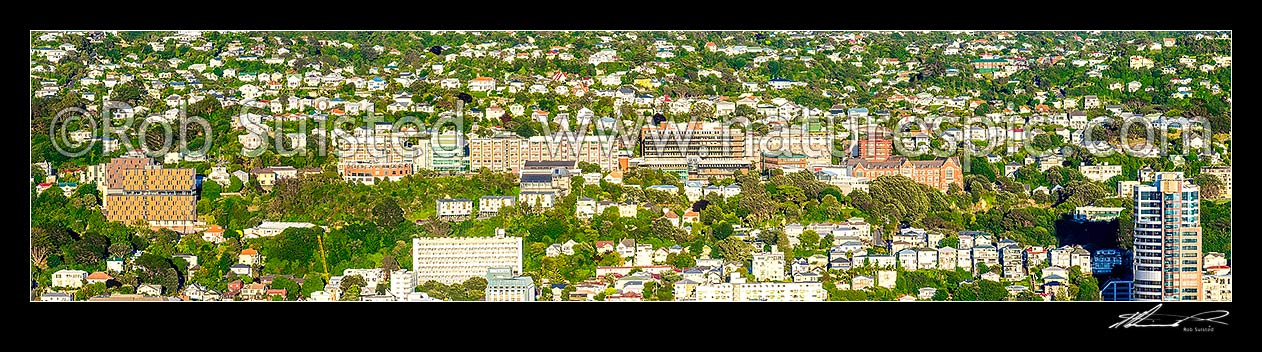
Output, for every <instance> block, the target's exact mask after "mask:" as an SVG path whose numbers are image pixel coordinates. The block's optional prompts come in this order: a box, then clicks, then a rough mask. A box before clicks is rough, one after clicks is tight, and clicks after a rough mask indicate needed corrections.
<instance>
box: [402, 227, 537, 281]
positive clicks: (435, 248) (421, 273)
mask: <svg viewBox="0 0 1262 352" xmlns="http://www.w3.org/2000/svg"><path fill="white" fill-rule="evenodd" d="M493 267H508V268H510V269H512V270H513V272H514V273H520V272H521V270H522V239H521V237H513V236H504V235H497V236H495V237H422V238H413V239H412V269H413V270H414V271H415V272H416V277H417V282H420V283H424V282H425V281H430V280H433V281H438V282H441V283H443V284H454V283H460V282H464V281H465V280H468V279H469V278H472V277H478V276H483V275H486V273H487V270H489V269H490V268H493Z"/></svg>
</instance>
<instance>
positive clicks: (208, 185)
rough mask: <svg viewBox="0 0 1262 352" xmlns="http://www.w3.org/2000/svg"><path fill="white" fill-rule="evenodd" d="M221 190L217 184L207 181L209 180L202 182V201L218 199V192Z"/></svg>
mask: <svg viewBox="0 0 1262 352" xmlns="http://www.w3.org/2000/svg"><path fill="white" fill-rule="evenodd" d="M221 190H222V188H221V187H220V186H219V183H218V182H215V181H209V180H208V181H205V182H202V199H207V200H215V199H219V192H220V191H221Z"/></svg>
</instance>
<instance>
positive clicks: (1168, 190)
mask: <svg viewBox="0 0 1262 352" xmlns="http://www.w3.org/2000/svg"><path fill="white" fill-rule="evenodd" d="M1134 193H1135V212H1134V214H1135V215H1134V217H1135V224H1134V225H1135V257H1134V263H1133V265H1134V273H1135V281H1134V293H1133V295H1134V296H1133V297H1134V300H1136V301H1198V300H1201V299H1202V298H1204V291H1203V290H1202V288H1201V269H1202V265H1201V216H1200V201H1201V199H1200V198H1201V197H1200V190H1199V189H1198V188H1197V187H1196V185H1193V184H1192V182H1191V181H1190V180H1188V179H1186V178H1184V177H1183V173H1181V172H1158V173H1156V174H1155V175H1154V180H1153V182H1152V184H1149V185H1140V186H1136V187H1135V189H1134Z"/></svg>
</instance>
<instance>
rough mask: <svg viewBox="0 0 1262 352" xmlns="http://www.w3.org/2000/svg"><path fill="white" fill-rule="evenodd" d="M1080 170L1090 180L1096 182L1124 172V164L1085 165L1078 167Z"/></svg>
mask: <svg viewBox="0 0 1262 352" xmlns="http://www.w3.org/2000/svg"><path fill="white" fill-rule="evenodd" d="M1078 172H1081V173H1082V176H1084V177H1086V178H1087V179H1089V180H1092V181H1096V182H1106V181H1108V180H1109V179H1110V178H1113V176H1117V175H1121V174H1122V165H1109V164H1108V163H1105V164H1104V165H1083V166H1080V167H1078Z"/></svg>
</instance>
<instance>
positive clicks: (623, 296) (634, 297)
mask: <svg viewBox="0 0 1262 352" xmlns="http://www.w3.org/2000/svg"><path fill="white" fill-rule="evenodd" d="M643 297H644V296H641V295H640V294H639V293H635V292H625V293H618V294H612V295H608V296H605V301H607V302H615V301H628V302H639V301H642V300H643V299H642V298H643Z"/></svg>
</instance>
